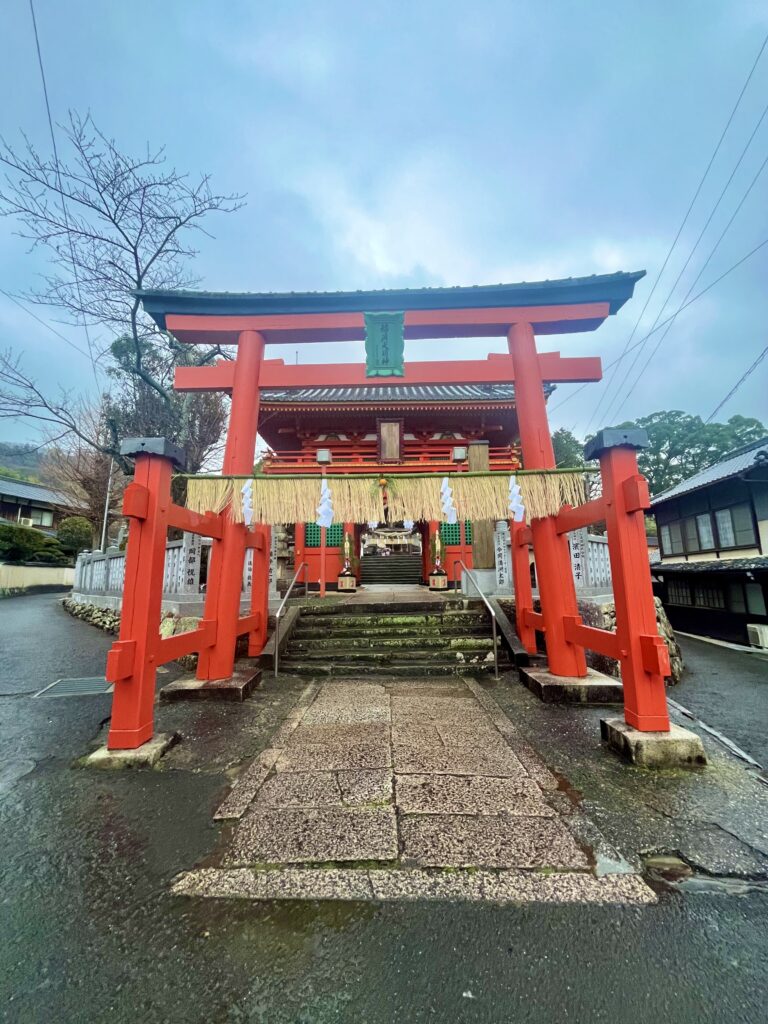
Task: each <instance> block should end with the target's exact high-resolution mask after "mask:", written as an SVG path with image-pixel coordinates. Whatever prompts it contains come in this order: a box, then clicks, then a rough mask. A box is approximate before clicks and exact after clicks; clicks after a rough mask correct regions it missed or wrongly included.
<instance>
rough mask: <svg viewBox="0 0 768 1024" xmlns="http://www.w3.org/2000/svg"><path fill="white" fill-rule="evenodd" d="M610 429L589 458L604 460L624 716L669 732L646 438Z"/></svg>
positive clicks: (596, 442)
mask: <svg viewBox="0 0 768 1024" xmlns="http://www.w3.org/2000/svg"><path fill="white" fill-rule="evenodd" d="M612 433H613V432H612V431H608V430H606V431H603V432H602V433H601V434H598V435H597V437H596V438H595V439H594V440H593V441H592V442H591V444H590V446H589V448H590V457H594V456H595V455H596V456H597V457H598V458H599V459H600V472H601V474H602V478H603V500H604V502H605V522H606V528H607V535H608V554H609V557H610V560H611V577H612V580H613V594H614V600H615V603H616V640H617V641H618V658H619V664H620V665H621V678H622V682H623V684H624V718H625V721H626V722H627V724H628V725H632V726H634V727H635V729H639V730H640V731H641V732H669V712H668V710H667V695H666V688H665V684H664V678H665V676H668V675H669V674H670V667H669V652H668V651H667V647H666V644H665V643H664V641H663V639H662V638H661V637H660V636H659V632H658V627H657V624H656V607H655V604H654V600H653V588H652V585H651V570H650V565H649V562H648V545H647V542H646V539H645V516H644V510H645V509H646V508H649V507H650V497H649V495H648V484H647V482H646V480H645V477H643V476H642V475H641V474H640V473H639V472H638V469H637V455H636V454H635V448H636V447H644V446H645V444H647V441H645V442H644V443H643V441H642V440H638V443H637V444H636V443H634V442H635V439H634V438H633V437H632V436H631V432H627V431H624V432H623V438H620V439H619V440H618V442H616V443H615V444H611V437H610V435H611V434H612ZM616 433H619V432H618V431H616ZM636 433H637V434H641V433H643V432H640V431H638V432H636ZM585 454H586V453H585Z"/></svg>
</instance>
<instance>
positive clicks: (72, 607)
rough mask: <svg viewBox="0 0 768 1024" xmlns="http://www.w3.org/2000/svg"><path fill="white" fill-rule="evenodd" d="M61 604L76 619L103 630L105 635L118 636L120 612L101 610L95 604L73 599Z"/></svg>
mask: <svg viewBox="0 0 768 1024" xmlns="http://www.w3.org/2000/svg"><path fill="white" fill-rule="evenodd" d="M61 604H62V607H63V608H64V609H65V610H66V611H68V612H69V614H70V615H74V617H75V618H76V619H82V620H83V622H88V623H90V624H91V625H92V626H96V627H98V628H99V629H103V630H104V632H105V633H112V634H113V635H114V636H117V634H118V633H119V632H120V612H119V611H115V610H114V609H113V608H99V607H98V606H97V605H95V604H86V603H85V602H83V601H76V600H75V599H74V598H72V597H65V598H64V600H63V601H62V602H61Z"/></svg>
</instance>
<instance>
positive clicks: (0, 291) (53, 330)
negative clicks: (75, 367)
mask: <svg viewBox="0 0 768 1024" xmlns="http://www.w3.org/2000/svg"><path fill="white" fill-rule="evenodd" d="M0 295H4V296H5V297H6V299H10V300H11V302H15V303H16V305H17V306H18V307H19V309H23V310H24V312H25V313H28V314H29V316H31V317H32V318H33V319H34V320H37V322H38V323H39V324H42V325H43V327H45V328H47V329H48V330H49V331H50V332H51V333H52V334H55V335H56V337H57V338H61V340H62V341H63V342H64V343H65V344H67V345H69V347H70V348H73V349H74V350H75V352H79V353H80V355H82V356H85V358H86V359H90V356H89V354H88V353H87V352H86V351H85V349H84V348H80V346H79V345H76V344H75V343H74V341H70V340H69V338H67V337H66V335H64V334H62V333H61V331H57V330H56V328H55V327H51V325H50V324H49V323H47V322H46V321H45V320H43V318H42V317H39V316H38V315H37V313H34V312H33V311H32V310H31V309H29V307H28V306H25V305H24V303H23V302H21V301H20V300H19V299H17V298H16V296H15V295H11V293H10V292H7V291H6V290H5V288H0ZM96 383H97V384H98V381H97V382H96Z"/></svg>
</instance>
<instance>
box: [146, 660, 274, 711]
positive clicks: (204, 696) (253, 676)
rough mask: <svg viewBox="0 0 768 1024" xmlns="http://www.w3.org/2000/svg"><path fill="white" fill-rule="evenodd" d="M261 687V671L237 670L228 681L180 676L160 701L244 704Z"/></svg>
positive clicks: (161, 693) (163, 691)
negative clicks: (223, 701)
mask: <svg viewBox="0 0 768 1024" xmlns="http://www.w3.org/2000/svg"><path fill="white" fill-rule="evenodd" d="M260 685H261V669H256V670H255V671H254V669H253V668H252V667H248V668H237V667H236V668H235V671H234V672H233V673H232V675H231V676H230V677H229V678H228V679H196V678H195V676H194V675H189V676H180V677H179V678H178V679H174V681H173V682H172V683H168V684H167V685H166V686H164V687H163V688H162V689H161V690H160V700H163V701H172V700H228V701H236V702H238V703H242V701H244V700H245V699H246V698H247V697H249V696H250V695H251V694H252V693H253V691H254V690H255V689H256V688H257V687H258V686H260Z"/></svg>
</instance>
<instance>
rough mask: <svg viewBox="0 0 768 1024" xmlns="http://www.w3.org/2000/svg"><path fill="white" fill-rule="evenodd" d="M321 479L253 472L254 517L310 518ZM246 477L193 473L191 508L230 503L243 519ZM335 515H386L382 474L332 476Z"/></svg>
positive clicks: (272, 521)
mask: <svg viewBox="0 0 768 1024" xmlns="http://www.w3.org/2000/svg"><path fill="white" fill-rule="evenodd" d="M320 481H321V478H320V477H317V478H316V479H313V480H306V479H294V478H291V477H254V478H253V492H252V504H253V521H254V522H255V523H264V524H266V525H267V526H278V525H282V524H284V523H311V522H314V521H315V519H316V518H317V506H318V505H319V504H320ZM244 483H245V480H244V479H237V478H235V479H232V478H199V477H198V478H195V477H191V478H190V479H189V481H188V485H187V508H189V509H191V510H192V511H193V512H207V511H211V512H221V511H223V509H225V508H226V507H227V505H230V514H231V517H232V519H233V520H234V521H235V522H237V523H241V522H242V521H243V494H242V489H243V484H244ZM328 486H329V487H330V490H331V501H332V503H333V514H334V520H335V521H336V522H340V523H361V522H362V523H366V522H370V521H373V520H375V521H376V522H377V523H378V522H383V520H384V501H383V497H382V492H381V487H380V486H379V483H378V477H377V478H376V479H375V480H373V479H371V478H370V477H362V478H361V477H352V476H350V477H344V478H342V479H334V480H330V481H329V482H328Z"/></svg>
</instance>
